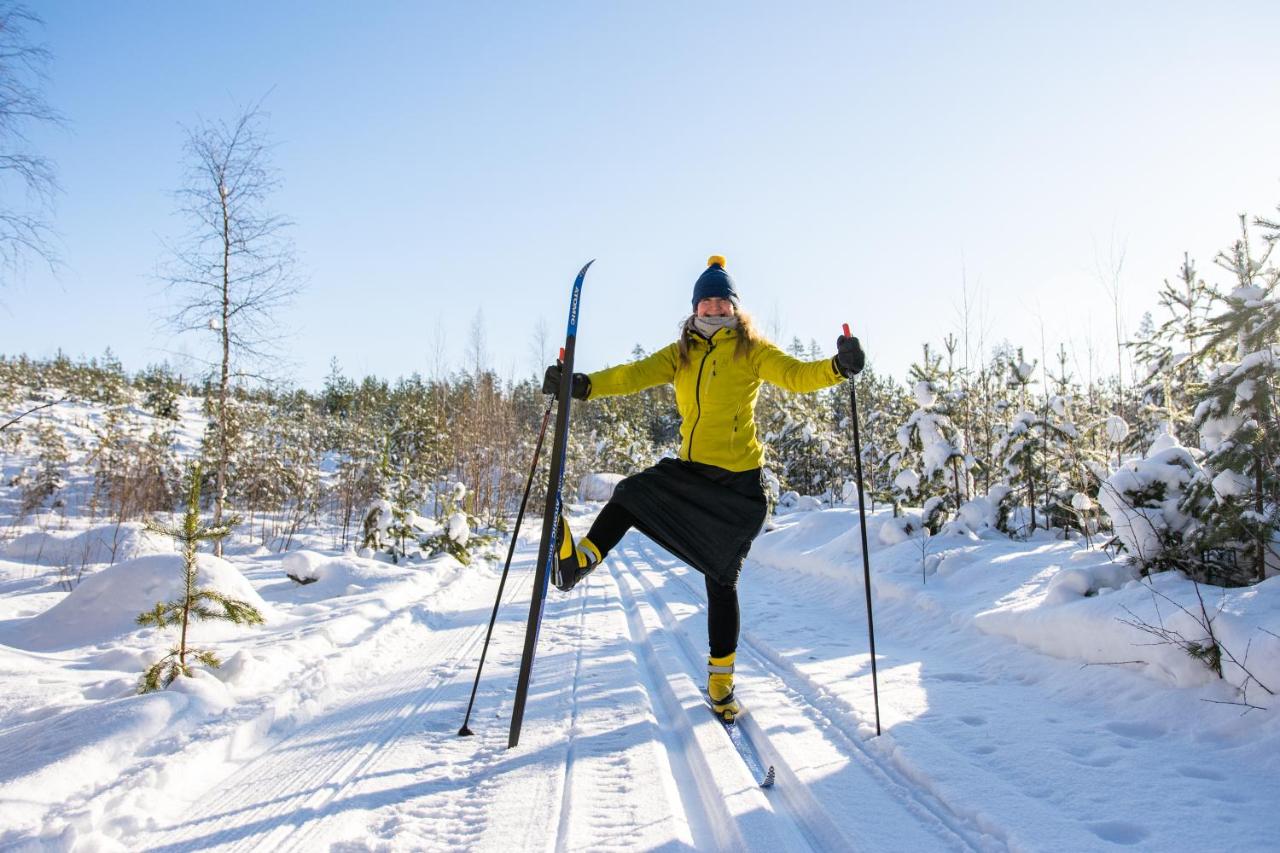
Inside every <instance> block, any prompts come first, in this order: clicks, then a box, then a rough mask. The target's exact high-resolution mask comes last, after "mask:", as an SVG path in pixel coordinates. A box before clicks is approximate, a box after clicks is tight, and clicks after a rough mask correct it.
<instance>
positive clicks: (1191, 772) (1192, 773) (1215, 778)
mask: <svg viewBox="0 0 1280 853" xmlns="http://www.w3.org/2000/svg"><path fill="white" fill-rule="evenodd" d="M1178 772H1179V773H1181V774H1182V775H1183V776H1187V777H1189V778H1192V779H1207V780H1209V781H1210V782H1223V781H1225V780H1226V778H1227V777H1226V774H1224V773H1221V772H1219V771H1217V770H1214V769H1213V768H1212V767H1193V766H1191V765H1189V764H1188V765H1183V766H1182V767H1179V768H1178Z"/></svg>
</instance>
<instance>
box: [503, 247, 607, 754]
mask: <svg viewBox="0 0 1280 853" xmlns="http://www.w3.org/2000/svg"><path fill="white" fill-rule="evenodd" d="M593 263H595V261H594V260H590V261H587V263H586V265H585V266H583V268H582V269H581V271H579V272H578V277H577V278H576V279H575V280H574V282H573V291H572V293H571V295H570V297H569V324H568V328H567V329H566V331H565V338H564V351H563V354H562V355H561V358H560V363H561V371H560V393H559V397H560V399H559V404H560V405H559V408H558V409H557V410H556V425H555V432H554V434H553V436H554V437H553V439H552V444H551V462H550V472H549V477H548V483H547V500H546V505H545V508H544V510H543V516H542V539H541V541H540V542H539V543H538V559H537V562H536V563H534V571H535V572H536V574H535V575H534V579H533V597H532V598H531V599H530V601H529V621H528V624H527V625H526V627H525V634H524V652H523V654H522V655H521V657H520V677H519V679H518V680H517V681H516V698H515V703H514V704H513V705H512V708H511V732H510V735H509V736H508V738H507V749H511V748H512V747H514V746H516V745H517V744H518V743H519V742H520V726H521V724H522V723H523V722H524V706H525V702H526V701H527V700H528V698H529V682H530V679H531V676H532V674H533V660H534V656H535V654H536V653H537V646H538V632H539V630H540V629H541V627H542V611H543V606H544V605H545V604H546V598H547V584H548V581H549V580H550V576H551V570H552V564H553V562H554V561H555V559H556V548H555V544H556V526H557V525H558V524H559V521H560V511H561V507H562V503H563V502H562V500H561V496H562V490H563V487H564V456H565V449H566V447H567V446H568V443H569V412H570V408H571V404H572V398H573V394H572V390H573V350H574V344H575V342H576V341H577V338H578V307H579V303H580V302H581V299H582V282H583V280H584V279H585V278H586V277H587V270H588V269H589V268H590V267H591V265H592V264H593Z"/></svg>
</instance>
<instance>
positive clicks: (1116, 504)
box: [1098, 433, 1200, 564]
mask: <svg viewBox="0 0 1280 853" xmlns="http://www.w3.org/2000/svg"><path fill="white" fill-rule="evenodd" d="M1199 474H1200V464H1199V462H1198V461H1197V459H1196V457H1195V455H1193V454H1192V452H1191V451H1189V450H1188V449H1187V448H1185V447H1183V446H1182V445H1180V444H1178V442H1177V439H1175V438H1174V437H1173V436H1170V435H1169V434H1168V433H1163V434H1161V435H1160V436H1159V437H1157V438H1156V440H1155V441H1154V442H1153V443H1152V446H1151V448H1150V450H1149V451H1148V453H1147V456H1146V458H1144V459H1141V460H1130V461H1129V462H1126V463H1125V464H1124V466H1122V467H1121V468H1120V469H1119V470H1117V471H1116V472H1114V473H1113V474H1112V475H1111V476H1110V477H1108V478H1107V480H1106V482H1104V483H1103V484H1102V488H1101V489H1099V491H1098V502H1099V503H1100V504H1101V505H1102V509H1103V511H1104V512H1106V514H1107V516H1108V517H1109V518H1110V519H1111V523H1112V525H1113V526H1114V528H1115V533H1116V537H1117V538H1118V539H1119V540H1120V541H1121V543H1123V545H1124V547H1125V550H1126V551H1127V552H1128V553H1129V554H1130V555H1132V556H1133V557H1134V558H1136V559H1138V560H1139V561H1141V562H1143V563H1144V564H1145V563H1150V562H1151V561H1152V560H1153V559H1154V558H1155V557H1156V556H1157V555H1158V554H1159V553H1160V548H1161V540H1162V539H1163V538H1164V537H1165V536H1168V535H1170V534H1172V533H1181V532H1184V531H1186V530H1187V529H1188V528H1189V526H1190V525H1191V523H1192V519H1190V518H1189V517H1187V516H1186V515H1185V514H1184V513H1183V512H1182V511H1181V509H1180V505H1181V503H1182V497H1183V494H1184V492H1185V490H1186V488H1187V486H1188V484H1190V483H1191V481H1192V480H1194V479H1195V478H1196V477H1197V476H1199ZM1153 490H1161V491H1162V494H1161V495H1160V496H1159V497H1158V498H1157V497H1154V496H1152V494H1153Z"/></svg>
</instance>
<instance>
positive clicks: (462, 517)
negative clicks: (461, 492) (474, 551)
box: [445, 512, 471, 545]
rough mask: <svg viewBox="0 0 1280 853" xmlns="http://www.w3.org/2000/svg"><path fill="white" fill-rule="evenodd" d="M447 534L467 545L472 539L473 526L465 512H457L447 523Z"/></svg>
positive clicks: (459, 542)
mask: <svg viewBox="0 0 1280 853" xmlns="http://www.w3.org/2000/svg"><path fill="white" fill-rule="evenodd" d="M445 535H447V536H448V537H449V538H450V539H451V540H453V541H454V542H456V543H457V544H459V545H466V544H467V542H469V541H470V540H471V527H470V525H469V522H468V521H467V514H466V513H465V512H455V513H454V514H453V515H451V516H449V520H448V521H447V522H446V523H445Z"/></svg>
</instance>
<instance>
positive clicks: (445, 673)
mask: <svg viewBox="0 0 1280 853" xmlns="http://www.w3.org/2000/svg"><path fill="white" fill-rule="evenodd" d="M523 585H524V584H523V579H522V580H521V581H520V582H518V583H516V584H514V585H513V586H512V588H511V590H510V597H509V598H508V603H510V601H511V598H514V597H516V596H518V595H519V593H520V588H521V587H522V586H523ZM485 627H486V625H485V624H480V625H462V626H455V627H452V628H447V629H444V630H445V631H447V632H448V633H449V634H450V635H451V636H450V637H449V638H448V639H447V640H446V641H444V642H442V643H439V644H433V645H432V651H433V654H432V655H431V657H430V658H428V659H427V660H425V661H423V662H421V663H420V664H418V665H416V666H412V667H406V668H403V669H401V670H398V671H395V672H393V673H391V674H390V675H386V676H382V677H380V678H379V679H378V680H377V681H376V682H375V683H373V684H372V685H365V686H363V687H361V688H358V689H357V690H356V691H355V692H354V693H353V694H352V695H351V696H350V697H349V698H347V699H346V700H345V701H343V702H341V703H339V704H338V705H337V706H336V707H333V708H330V709H327V710H326V712H325V713H324V714H323V715H322V716H320V717H319V718H317V719H316V720H314V721H312V722H311V723H309V724H307V725H304V726H301V727H300V728H299V729H298V730H297V731H295V732H293V733H292V734H291V735H289V736H287V737H285V738H284V739H282V740H280V741H279V742H277V743H276V744H275V745H274V746H273V747H272V748H271V749H269V750H268V751H267V752H265V753H264V754H262V755H260V756H258V757H257V758H255V759H254V760H252V761H250V762H248V763H247V764H246V765H244V766H243V767H242V768H240V770H238V771H237V772H236V773H234V774H232V776H231V777H230V778H228V779H227V780H225V781H224V782H223V783H222V784H221V785H220V786H219V787H218V788H216V789H215V790H214V791H213V792H211V793H210V794H207V795H205V796H204V797H202V798H201V799H200V801H199V803H198V804H197V805H196V807H195V808H194V809H193V811H192V812H191V813H190V814H189V815H187V816H186V817H185V818H184V819H182V820H180V821H178V822H177V823H175V824H174V825H172V826H170V827H167V828H165V829H162V830H160V831H158V832H156V833H155V834H154V835H153V836H152V837H151V838H149V839H147V841H146V844H145V846H146V847H147V848H148V849H153V850H178V849H191V848H201V849H204V848H209V847H218V848H222V849H228V850H247V849H264V850H277V849H282V848H283V847H285V846H286V844H288V842H289V836H290V835H292V834H294V833H296V832H298V831H299V830H302V829H306V828H308V825H309V824H313V823H314V822H316V821H317V820H319V819H321V818H323V817H324V815H325V809H326V807H327V806H328V805H329V804H330V803H332V802H333V801H334V800H335V798H337V797H338V796H339V795H340V794H341V793H342V791H343V789H344V788H345V786H346V785H347V784H348V783H349V782H350V780H351V779H353V778H356V777H357V776H358V775H359V774H360V773H362V772H363V771H364V770H365V769H366V768H367V767H368V766H369V764H370V763H371V762H373V761H375V760H376V758H377V756H378V754H379V753H381V752H383V751H385V750H387V749H389V748H390V747H391V746H392V744H393V743H394V742H395V740H396V739H397V738H398V737H399V736H400V735H401V734H402V732H403V731H404V729H405V727H406V725H407V724H408V723H409V722H410V721H411V720H412V719H414V718H415V717H416V716H418V715H420V714H423V713H425V712H426V711H427V710H428V709H430V708H432V707H433V706H435V705H436V704H437V703H438V702H439V701H440V700H441V698H443V696H444V695H445V692H446V688H448V687H450V686H451V684H452V683H454V682H455V679H456V676H457V675H458V673H459V672H460V671H463V670H467V669H468V668H469V666H472V665H473V663H472V661H473V660H474V659H475V658H476V654H475V652H476V651H477V649H478V646H479V644H480V642H481V640H482V638H483V634H484V629H485Z"/></svg>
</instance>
